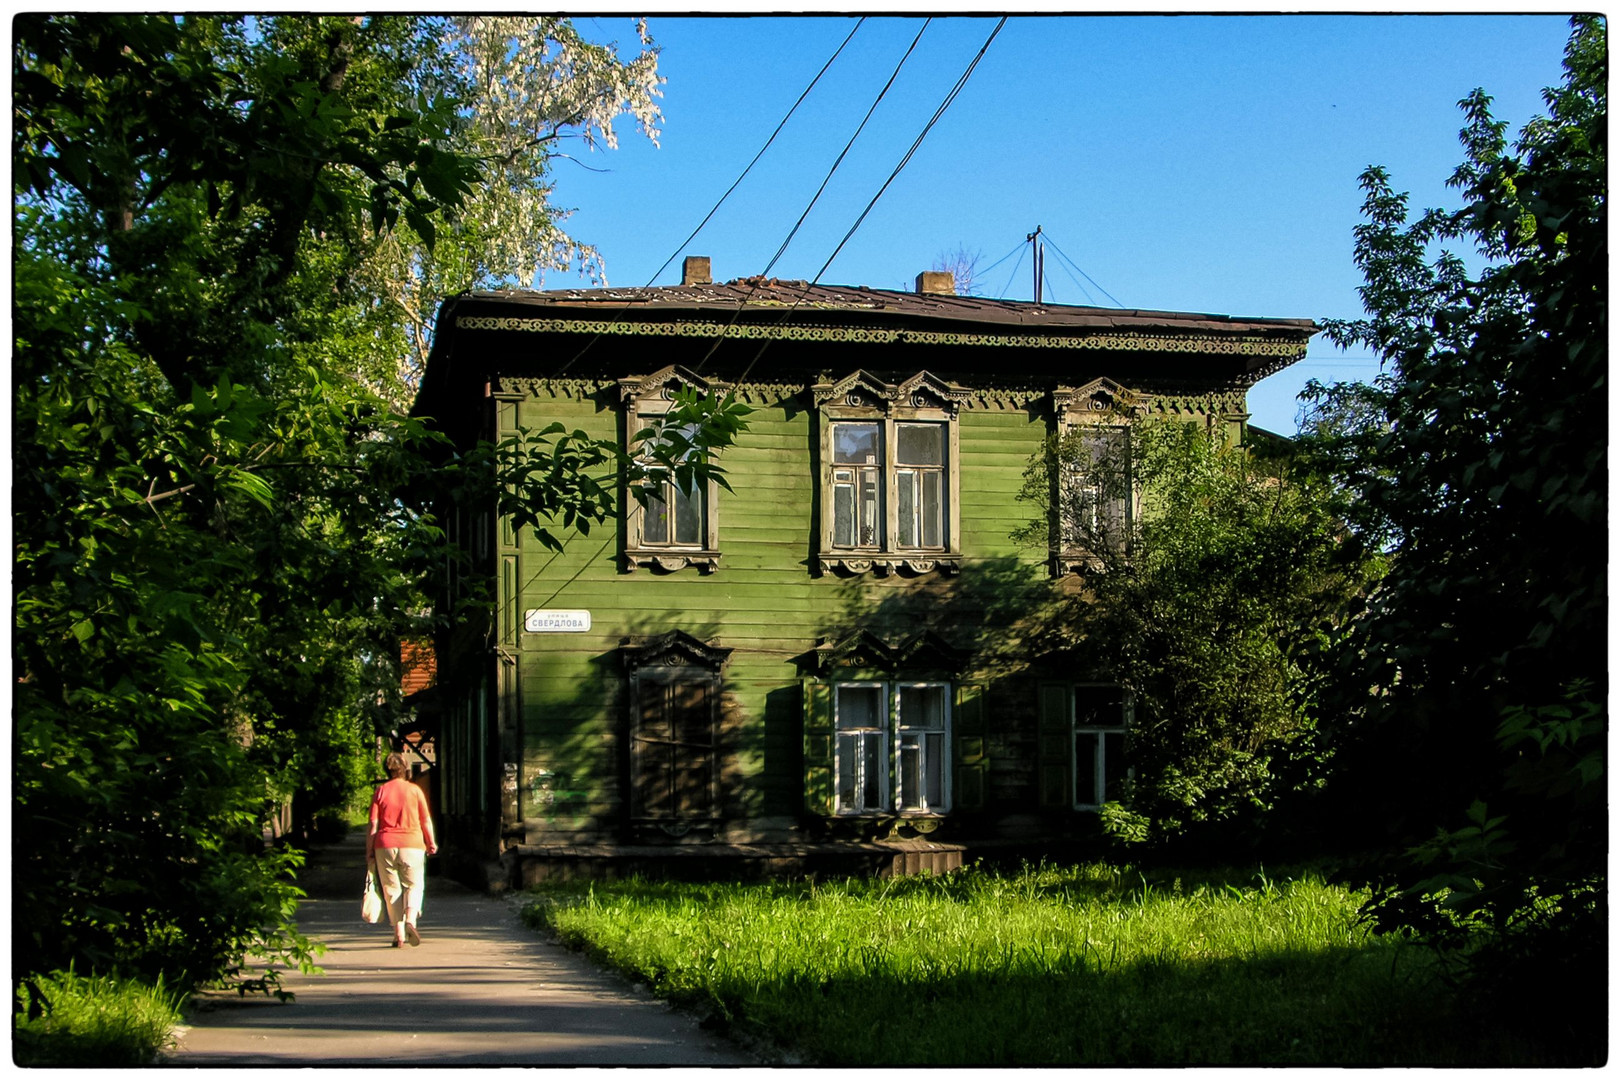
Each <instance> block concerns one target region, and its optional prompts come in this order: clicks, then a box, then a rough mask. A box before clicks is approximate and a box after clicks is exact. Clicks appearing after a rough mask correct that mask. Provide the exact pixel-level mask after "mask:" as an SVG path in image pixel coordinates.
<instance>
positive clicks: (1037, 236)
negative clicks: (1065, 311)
mask: <svg viewBox="0 0 1620 1080" xmlns="http://www.w3.org/2000/svg"><path fill="white" fill-rule="evenodd" d="M1024 239H1025V240H1028V241H1029V242H1030V243H1031V244H1034V245H1035V258H1034V260H1033V262H1034V264H1035V302H1036V303H1037V304H1038V303H1040V302H1041V278H1042V277H1043V276H1045V275H1044V271H1045V269H1046V266H1045V265H1044V264H1045V262H1046V250H1045V248H1046V245H1044V244H1042V243H1041V227H1040V226H1039V225H1037V226H1035V231H1034V232H1032V233H1030V234H1029V235H1028V236H1026V237H1024Z"/></svg>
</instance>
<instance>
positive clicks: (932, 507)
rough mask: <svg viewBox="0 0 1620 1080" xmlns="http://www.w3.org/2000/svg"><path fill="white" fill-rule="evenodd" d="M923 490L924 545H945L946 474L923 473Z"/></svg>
mask: <svg viewBox="0 0 1620 1080" xmlns="http://www.w3.org/2000/svg"><path fill="white" fill-rule="evenodd" d="M922 480H923V491H922V545H923V547H944V546H945V541H944V536H945V492H944V481H945V474H944V473H940V472H930V473H924V474H923V478H922Z"/></svg>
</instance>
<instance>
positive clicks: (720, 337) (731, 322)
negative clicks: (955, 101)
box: [693, 18, 934, 374]
mask: <svg viewBox="0 0 1620 1080" xmlns="http://www.w3.org/2000/svg"><path fill="white" fill-rule="evenodd" d="M933 21H934V20H933V19H932V18H928V19H925V20H923V24H922V29H920V30H918V31H917V36H916V37H914V38H912V39H911V45H910V47H908V48H907V49H906V51H905V55H903V56H901V57H900V62H899V63H898V64H896V65H895V66H894V71H893V73H891V74H890V75H889V81H888V82H886V83H884V84H883V89H882V90H879V91H878V95H877V97H876V98H874V99H873V100H872V105H871V107H870V108H868V109H867V110H866V115H865V116H863V117H862V118H861V122H860V124H859V125H857V126H856V128H855V133H854V134H852V135H851V136H850V137H849V141H848V142H847V143H845V144H844V148H843V150H841V151H839V153H838V157H837V158H836V159H834V161H833V163H832V168H830V169H828V170H827V175H826V176H825V177H823V178H822V181H821V186H820V187H818V188H817V189H816V193H815V194H814V195H812V196H811V197H810V202H809V203H808V204H806V206H805V208H804V212H803V213H801V214H800V215H799V220H798V221H795V222H794V223H793V228H791V229H789V230H788V234H787V237H786V238H785V239H784V240H783V241H782V246H781V247H778V248H777V249H776V254H775V255H773V256H771V261H770V262H768V263H766V264H765V269H764V270H761V271H760V272H759V274H758V275H757V276H756V278H755V282H754V284H752V285H750V286H749V289H748V292H747V293H745V294H744V295H743V298H742V299H741V300H740V301H738V303H737V306H736V307H735V308H734V309H732V312H731V318H730V319H728V320H727V321H726V325H725V326H722V327H721V328H720V333H719V334H717V335H716V336H715V339H714V344H712V345H710V346H709V351H708V352H706V353H704V354H703V359H701V360H699V361H698V362H697V364H696V365H695V366H694V367H693V370H694V371H699V372H700V371H702V370H703V368H704V366H705V365H707V364H708V362H709V359H710V358H711V357H713V356H714V354H715V352H716V351H717V350H718V349H719V348H720V345H721V343H722V342H724V341H725V339H726V334H727V333H729V332H730V330H731V328H732V327H733V326H735V325H737V320H738V319H739V318H740V317H741V316H742V310H743V308H745V307H747V306H748V301H749V300H751V299H752V298H753V295H754V293H755V292H757V291H758V290H759V284H760V282H763V281H764V280H765V278H766V277H767V276H768V275H769V274H770V272H771V270H772V269H773V268H774V267H775V266H776V263H777V260H779V259H781V257H782V254H783V253H784V252H785V251H787V249H788V245H789V244H791V243H792V242H793V238H794V237H795V236H796V235H798V232H799V228H800V227H801V226H802V225H803V224H804V221H805V218H807V217H809V216H810V211H811V210H812V209H813V208H814V207H815V205H816V203H817V201H818V200H820V198H821V194H822V192H824V191H826V190H827V185H828V184H829V183H831V182H832V178H833V174H834V173H836V172H837V171H838V167H839V166H840V165H842V164H843V162H844V158H845V157H846V156H847V155H848V154H849V151H850V148H851V147H853V146H854V145H855V140H856V139H858V138H860V135H861V132H862V131H864V130H865V129H866V124H867V122H868V121H869V120H871V119H872V114H873V113H875V112H876V111H877V107H878V105H879V104H881V103H882V101H883V99H884V98H885V97H886V96H888V93H889V88H890V87H892V86H893V85H894V81H895V80H896V79H897V78H899V77H900V69H901V68H903V67H905V66H906V61H907V60H909V59H911V54H912V53H913V52H914V51H916V48H917V43H918V42H919V41H921V40H922V36H923V31H925V30H927V29H928V25H929V23H931V22H933ZM793 307H795V308H796V307H798V303H797V302H795V303H794V305H793ZM788 314H790V315H791V314H792V308H790V309H788ZM752 369H753V365H752V364H749V370H752ZM745 374H746V373H745Z"/></svg>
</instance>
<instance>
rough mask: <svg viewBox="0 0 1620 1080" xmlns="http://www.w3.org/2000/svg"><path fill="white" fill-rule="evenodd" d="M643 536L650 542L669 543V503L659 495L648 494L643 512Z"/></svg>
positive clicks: (644, 540) (646, 541) (644, 539)
mask: <svg viewBox="0 0 1620 1080" xmlns="http://www.w3.org/2000/svg"><path fill="white" fill-rule="evenodd" d="M641 520H642V525H641V538H642V540H643V542H645V543H648V544H667V543H669V504H668V503H666V502H665V501H664V500H663V499H662V498H660V497H659V496H657V495H648V496H647V509H646V510H645V511H643V512H642V519H641Z"/></svg>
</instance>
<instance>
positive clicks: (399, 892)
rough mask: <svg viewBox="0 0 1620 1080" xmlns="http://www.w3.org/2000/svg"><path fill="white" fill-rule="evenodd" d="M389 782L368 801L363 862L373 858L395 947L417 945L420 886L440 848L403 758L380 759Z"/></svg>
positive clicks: (418, 941) (420, 903) (396, 756)
mask: <svg viewBox="0 0 1620 1080" xmlns="http://www.w3.org/2000/svg"><path fill="white" fill-rule="evenodd" d="M383 768H384V769H386V770H387V771H388V780H387V781H386V782H384V783H383V785H382V786H381V787H379V788H378V789H377V794H376V796H375V797H374V798H373V799H372V800H371V831H370V832H368V833H366V861H367V862H370V861H371V859H373V858H375V859H376V860H377V880H378V881H380V882H381V883H382V894H383V899H384V900H386V901H387V902H388V920H389V921H390V922H392V923H393V924H394V948H396V949H397V948H399V947H400V946H401V945H404V944H405V942H406V940H409V941H410V943H411V944H412V945H420V944H422V935H420V934H418V933H417V932H416V917H417V915H418V914H419V913H420V912H421V910H422V887H423V886H424V885H425V884H427V881H426V878H427V857H428V856H429V855H432V854H433V853H434V852H435V851H438V850H439V845H438V844H437V843H436V842H435V841H434V839H433V819H432V818H430V817H429V816H428V805H427V796H425V795H423V794H422V789H421V788H419V787H417V786H416V785H415V784H413V783H411V782H410V781H409V780H407V779H405V774H406V771H407V770H406V766H405V755H403V754H389V755H388V757H387V758H386V759H385V760H384V761H383Z"/></svg>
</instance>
